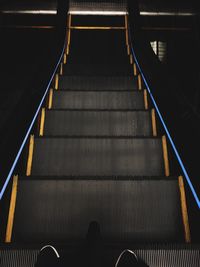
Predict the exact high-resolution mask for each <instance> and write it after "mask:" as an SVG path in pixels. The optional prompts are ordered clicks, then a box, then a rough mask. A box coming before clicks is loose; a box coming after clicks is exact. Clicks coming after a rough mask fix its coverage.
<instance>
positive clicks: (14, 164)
mask: <svg viewBox="0 0 200 267" xmlns="http://www.w3.org/2000/svg"><path fill="white" fill-rule="evenodd" d="M64 51H65V44H64V47H63V50H62V52H61V56H60V58H59V61H58V63H57V65H56V67H55V69H54V72H53V74H52V76H51V79H50V81H49V83H48V85H47V89H46V90H45V93H44V95H43V97H42V99H41V101H40V104H39V106H38V108H37V111H36V113H35V115H34V117H33V120H32V122H31V124H30V126H29V128H28V131H27V133H26V135H25V137H24V140H23V142H22V144H21V146H20V149H19V151H18V153H17V155H16V157H15V160H14V162H13V164H12V167H11V169H10V171H9V173H8V176H7V178H6V180H5V183H4V185H3V187H2V189H1V192H0V200H1V199H2V197H3V195H4V192H5V190H6V188H7V186H8V184H9V181H10V179H11V177H12V174H13V172H14V169H15V167H16V165H17V162H18V160H19V158H20V156H21V153H22V151H23V149H24V146H25V144H26V142H27V140H28V137H29V135H30V133H31V130H32V128H33V125H34V123H35V121H36V119H37V116H38V114H39V112H40V109H41V107H42V104H43V102H44V100H45V97H46V95H47V93H48V91H49V88H50V86H51V83H52V81H53V78H54V76H55V74H56V71H57V69H58V67H59V65H60V62H61V60H62V57H63V54H64Z"/></svg>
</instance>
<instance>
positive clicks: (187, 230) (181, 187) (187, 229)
mask: <svg viewBox="0 0 200 267" xmlns="http://www.w3.org/2000/svg"><path fill="white" fill-rule="evenodd" d="M178 183H179V190H180V200H181V211H182V219H183V226H184V235H185V242H187V243H190V242H191V234H190V225H189V219H188V210H187V202H186V195H185V186H184V182H183V177H182V176H179V177H178Z"/></svg>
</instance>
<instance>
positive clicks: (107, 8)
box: [69, 0, 127, 15]
mask: <svg viewBox="0 0 200 267" xmlns="http://www.w3.org/2000/svg"><path fill="white" fill-rule="evenodd" d="M89 11H90V14H92V13H94V14H102V12H115V14H113V15H116V14H117V13H119V14H121V15H122V14H126V13H127V1H95V2H94V1H73V0H70V1H69V13H71V14H83V12H85V13H86V14H88V12H89Z"/></svg>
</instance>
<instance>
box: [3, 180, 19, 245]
mask: <svg viewBox="0 0 200 267" xmlns="http://www.w3.org/2000/svg"><path fill="white" fill-rule="evenodd" d="M17 185H18V175H15V176H14V177H13V184H12V192H11V198H10V208H9V214H8V222H7V227H6V237H5V243H10V242H11V240H12V230H13V222H14V215H15V206H16V199H17Z"/></svg>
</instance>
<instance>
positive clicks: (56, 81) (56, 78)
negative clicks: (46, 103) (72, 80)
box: [55, 74, 59, 90]
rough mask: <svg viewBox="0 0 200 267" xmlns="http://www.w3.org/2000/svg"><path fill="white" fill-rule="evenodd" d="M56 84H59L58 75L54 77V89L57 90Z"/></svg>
mask: <svg viewBox="0 0 200 267" xmlns="http://www.w3.org/2000/svg"><path fill="white" fill-rule="evenodd" d="M58 83H59V75H58V74H56V77H55V89H56V90H58Z"/></svg>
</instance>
